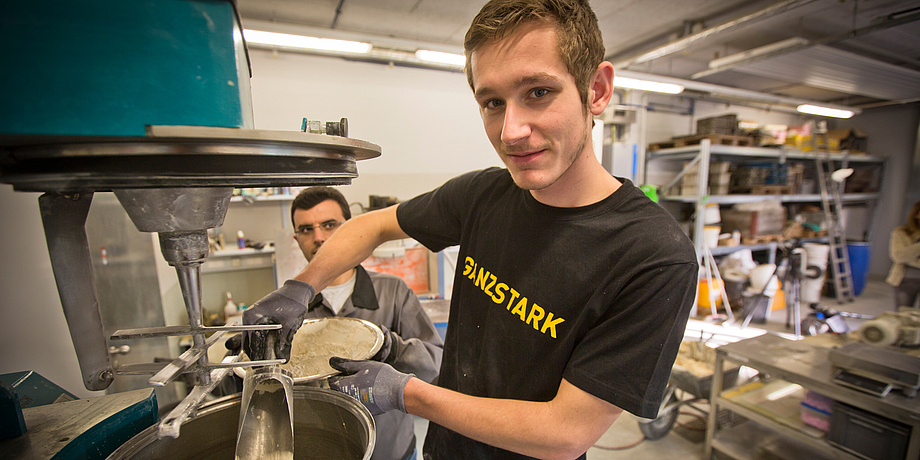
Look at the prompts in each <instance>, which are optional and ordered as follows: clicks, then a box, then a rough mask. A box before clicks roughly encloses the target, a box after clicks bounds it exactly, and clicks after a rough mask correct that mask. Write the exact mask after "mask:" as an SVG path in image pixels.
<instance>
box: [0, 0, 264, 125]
mask: <svg viewBox="0 0 920 460" xmlns="http://www.w3.org/2000/svg"><path fill="white" fill-rule="evenodd" d="M0 43H2V44H3V46H2V50H0V62H2V67H3V70H0V88H2V89H0V108H2V110H0V134H63V135H102V136H143V135H144V132H145V126H146V125H186V126H215V127H228V128H242V127H250V128H251V119H252V112H251V100H250V93H249V66H248V62H247V61H246V55H245V51H244V50H243V46H242V38H241V33H240V26H239V22H238V20H237V15H236V12H235V10H234V6H233V4H232V3H231V2H230V1H227V0H223V1H219V0H131V1H124V0H83V1H79V2H75V1H66V0H33V1H27V2H12V3H9V4H7V5H5V6H4V8H3V13H2V14H0Z"/></svg>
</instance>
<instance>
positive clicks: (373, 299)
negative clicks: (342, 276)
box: [308, 265, 380, 311]
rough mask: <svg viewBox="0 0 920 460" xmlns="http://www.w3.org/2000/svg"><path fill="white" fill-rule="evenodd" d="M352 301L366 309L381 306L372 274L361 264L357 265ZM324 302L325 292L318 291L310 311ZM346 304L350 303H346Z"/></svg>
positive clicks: (356, 305)
mask: <svg viewBox="0 0 920 460" xmlns="http://www.w3.org/2000/svg"><path fill="white" fill-rule="evenodd" d="M351 303H352V305H354V306H355V307H356V308H364V309H365V310H377V309H378V308H380V305H378V303H377V293H376V292H374V283H372V282H371V276H370V275H369V274H368V273H367V270H365V269H364V267H362V266H360V265H358V266H357V267H355V290H354V292H352V294H351ZM322 304H323V294H322V293H317V294H316V297H314V298H313V300H312V301H311V302H310V305H309V307H308V311H313V310H314V309H315V308H316V307H319V306H320V305H322ZM345 305H348V304H347V303H346V304H345Z"/></svg>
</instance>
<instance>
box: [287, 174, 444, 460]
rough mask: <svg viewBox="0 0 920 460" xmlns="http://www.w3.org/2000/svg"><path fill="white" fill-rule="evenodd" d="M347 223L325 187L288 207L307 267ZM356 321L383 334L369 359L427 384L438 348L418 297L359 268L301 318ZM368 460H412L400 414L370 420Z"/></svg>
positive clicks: (342, 205) (336, 197) (338, 197)
mask: <svg viewBox="0 0 920 460" xmlns="http://www.w3.org/2000/svg"><path fill="white" fill-rule="evenodd" d="M350 218H351V210H350V209H349V207H348V202H347V201H346V200H345V197H344V196H342V194H341V193H339V191H337V190H335V189H333V188H330V187H311V188H307V189H304V190H303V191H302V192H300V194H298V195H297V197H296V198H294V202H293V203H292V204H291V222H292V223H293V224H294V239H295V240H296V241H297V244H298V245H299V246H300V250H301V251H302V252H303V255H304V257H306V258H307V261H308V262H309V261H312V260H313V257H314V256H315V255H316V252H317V251H318V250H319V248H321V247H322V246H323V244H324V243H325V242H326V240H327V239H328V238H329V237H330V236H332V234H333V233H334V232H335V231H336V229H338V228H339V226H340V225H342V224H343V223H345V221H346V220H348V219H350ZM330 316H342V317H349V318H361V319H365V320H368V321H370V322H372V323H374V324H377V325H379V326H380V327H381V329H383V332H384V335H385V343H384V345H383V347H382V348H381V349H380V352H379V353H377V355H376V356H374V357H373V359H374V360H376V361H381V362H385V363H387V364H389V365H391V366H393V367H394V368H395V369H397V370H399V371H400V372H405V373H411V374H414V375H415V376H416V377H418V378H420V379H422V380H424V381H426V382H431V381H432V380H434V378H435V377H437V375H438V368H439V367H440V366H441V353H442V347H443V343H442V342H441V337H440V336H439V335H438V332H437V329H435V327H434V324H432V323H431V319H429V318H428V315H427V314H425V311H424V310H422V306H421V304H420V303H419V300H418V297H416V295H415V294H414V293H413V292H412V290H411V289H410V288H409V286H408V285H406V283H405V282H404V281H403V280H402V279H400V278H399V277H397V276H393V275H389V274H385V273H375V272H369V271H367V270H365V269H364V268H363V267H361V265H357V266H355V267H354V268H352V269H350V270H347V271H346V272H345V273H342V274H341V275H340V276H338V277H337V278H336V279H334V280H333V281H331V282H330V283H329V286H328V287H326V288H325V289H323V291H322V293H321V294H319V295H317V296H316V298H314V299H313V301H312V302H310V304H309V306H308V309H307V313H306V318H325V317H330ZM374 422H375V424H376V425H377V443H376V447H375V448H374V454H373V456H372V457H371V458H372V459H374V460H403V459H411V458H415V450H416V449H415V430H414V428H415V426H414V425H415V424H414V422H413V420H412V417H411V416H410V415H408V414H406V413H404V412H400V411H390V412H386V413H383V414H379V415H375V416H374Z"/></svg>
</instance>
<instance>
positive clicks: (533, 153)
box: [506, 149, 545, 163]
mask: <svg viewBox="0 0 920 460" xmlns="http://www.w3.org/2000/svg"><path fill="white" fill-rule="evenodd" d="M544 151H545V150H544V149H535V150H527V151H516V152H506V154H507V155H508V157H510V158H511V161H514V162H516V163H520V162H528V161H533V160H535V159H536V158H537V157H539V156H540V154H541V153H543V152H544Z"/></svg>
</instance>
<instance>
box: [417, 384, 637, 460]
mask: <svg viewBox="0 0 920 460" xmlns="http://www.w3.org/2000/svg"><path fill="white" fill-rule="evenodd" d="M537 378H538V377H537ZM404 401H405V406H406V411H407V412H408V413H410V414H413V415H418V416H420V417H423V418H426V419H428V420H431V421H432V422H434V423H437V424H438V425H441V426H443V427H445V428H448V429H450V430H453V431H456V432H457V433H460V434H462V435H464V436H466V437H469V438H472V439H476V440H478V441H480V442H484V443H486V444H490V445H493V446H496V447H500V448H502V449H505V450H510V451H513V452H517V453H520V454H524V455H529V456H531V457H536V458H548V459H555V458H575V457H577V456H579V455H581V454H583V453H584V452H586V451H587V450H588V449H589V448H590V447H591V446H593V445H594V443H595V442H597V440H598V439H600V437H601V436H602V435H603V434H604V433H605V432H606V431H607V429H609V428H610V425H612V424H613V422H614V421H616V419H617V417H619V415H620V413H621V412H622V409H620V408H618V407H616V406H614V405H613V404H610V403H608V402H606V401H604V400H602V399H599V398H597V397H596V396H594V395H591V394H590V393H587V392H585V391H583V390H581V389H579V388H578V387H576V386H574V385H572V384H571V383H569V382H567V381H566V380H562V382H561V383H560V385H559V390H558V392H557V394H556V397H555V398H553V399H552V400H551V401H548V402H532V401H519V400H510V399H492V398H479V397H474V396H469V395H464V394H462V393H458V392H455V391H451V390H447V389H444V388H440V387H437V386H434V385H431V384H428V383H425V382H423V381H421V380H419V379H417V378H412V379H410V380H409V382H408V383H407V384H406V387H405V390H404Z"/></svg>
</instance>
